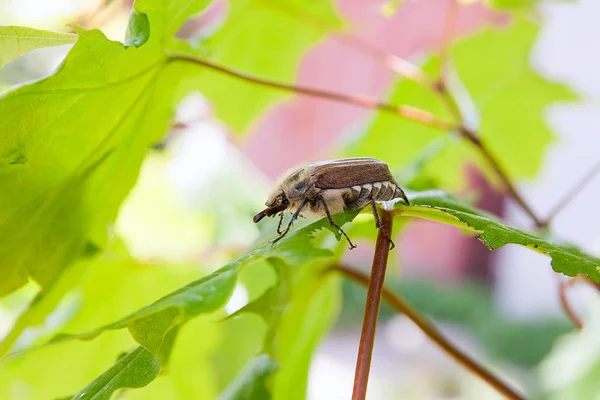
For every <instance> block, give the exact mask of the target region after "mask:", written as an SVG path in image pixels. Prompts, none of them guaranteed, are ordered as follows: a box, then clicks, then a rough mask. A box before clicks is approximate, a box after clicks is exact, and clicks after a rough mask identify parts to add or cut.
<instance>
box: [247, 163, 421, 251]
mask: <svg viewBox="0 0 600 400" xmlns="http://www.w3.org/2000/svg"><path fill="white" fill-rule="evenodd" d="M394 199H403V200H404V202H405V203H406V204H407V205H410V202H409V201H408V198H407V197H406V194H405V193H404V191H403V190H402V188H401V187H400V185H398V182H396V180H395V179H394V177H393V176H392V174H391V172H390V169H389V167H388V166H387V164H386V163H384V162H382V161H380V160H378V159H376V158H368V157H361V158H341V159H337V160H328V161H320V162H315V163H310V164H305V165H303V166H301V167H299V168H297V169H295V170H293V172H291V173H290V174H288V175H286V176H285V177H284V178H283V179H282V180H281V181H280V182H279V184H278V185H277V187H276V189H275V190H274V191H273V192H272V193H271V195H270V196H269V198H268V200H267V202H266V203H265V205H266V206H267V208H265V209H264V210H263V211H261V212H259V213H258V214H256V215H255V216H254V222H255V223H258V222H259V221H260V220H261V219H263V218H264V217H271V216H274V215H277V214H280V218H279V225H278V226H277V233H278V234H279V236H278V237H277V238H276V239H275V240H273V242H272V243H273V244H274V243H276V242H277V241H279V240H281V239H282V238H283V237H284V236H285V235H286V234H287V233H288V232H289V230H290V228H291V226H292V224H293V223H294V221H296V219H297V218H298V217H299V216H302V215H303V213H306V214H312V215H315V216H321V217H322V216H327V218H328V219H329V223H330V224H331V226H333V227H334V228H336V229H337V230H338V231H339V232H340V233H341V234H343V235H344V237H345V238H346V240H347V241H348V244H349V245H350V250H352V249H354V248H355V247H356V245H354V244H353V243H352V241H351V240H350V238H349V237H348V235H346V232H344V231H343V229H342V228H340V227H339V226H338V225H337V224H336V223H335V222H334V221H333V218H332V217H331V216H332V215H335V214H339V213H342V212H344V211H349V210H360V209H362V208H364V207H366V206H367V205H368V204H370V205H371V209H372V211H373V216H374V217H375V226H376V227H377V229H381V226H382V225H381V220H380V219H379V215H378V214H377V208H376V204H375V203H376V202H378V201H389V200H394ZM285 210H290V211H292V212H293V215H292V219H291V220H290V222H289V223H288V225H287V228H286V229H285V230H284V231H283V232H282V231H281V224H282V221H283V213H284V212H285ZM382 232H384V234H385V235H386V237H387V238H388V240H389V241H390V244H391V248H394V242H393V241H392V239H391V238H390V237H389V235H388V234H387V233H386V232H385V231H382Z"/></svg>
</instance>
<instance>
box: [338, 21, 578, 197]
mask: <svg viewBox="0 0 600 400" xmlns="http://www.w3.org/2000/svg"><path fill="white" fill-rule="evenodd" d="M537 32H538V26H537V25H535V24H534V23H531V22H528V21H525V20H521V19H517V20H515V21H512V22H511V23H510V25H509V26H508V27H507V28H503V29H487V30H485V31H483V32H481V33H478V34H477V35H474V36H472V37H470V38H467V39H464V40H461V41H459V42H457V43H456V44H454V45H453V46H452V49H451V50H452V51H451V52H452V57H453V62H454V66H455V69H456V74H458V75H459V76H460V81H459V80H458V79H459V78H458V77H457V76H452V75H451V78H452V79H451V80H450V90H452V91H453V92H456V96H457V97H458V98H459V105H460V106H461V108H462V111H463V114H464V115H465V118H466V119H467V121H468V122H469V124H470V125H471V126H473V127H476V128H479V130H480V132H481V138H482V140H483V141H485V143H486V145H487V146H488V147H489V148H491V149H492V152H493V154H494V155H495V156H496V157H497V158H498V160H499V161H500V164H501V165H502V166H503V167H504V169H505V170H506V171H507V173H508V174H509V176H511V177H513V178H530V177H533V176H535V174H536V173H537V171H538V169H539V167H540V165H541V162H542V158H543V155H544V152H545V149H546V148H547V146H548V145H549V144H550V143H551V141H552V139H553V135H552V133H551V132H550V130H549V128H548V127H547V125H546V123H545V122H544V112H545V109H546V107H547V106H549V105H550V104H552V103H554V102H557V101H564V100H572V99H574V96H573V95H572V94H571V93H570V92H569V91H568V90H567V89H566V88H565V87H564V86H562V85H559V84H555V83H550V82H548V81H547V80H545V79H543V78H541V77H540V76H539V75H537V74H536V73H535V72H534V71H533V70H532V69H531V67H530V66H529V51H530V49H531V46H532V44H533V41H534V40H535V37H536V35H537ZM423 69H424V70H425V71H426V72H429V73H430V74H435V73H437V71H439V60H438V58H436V57H432V58H431V59H430V60H429V61H428V62H427V63H426V64H425V65H424V66H423ZM463 87H464V88H465V89H466V90H468V94H465V93H464V89H463ZM389 101H390V102H391V103H394V104H409V105H412V106H417V107H420V108H423V109H425V110H428V111H431V112H433V113H434V114H436V115H438V116H440V117H445V118H447V119H451V115H450V114H449V112H448V111H447V109H446V107H445V105H444V103H443V102H442V101H441V100H440V98H439V96H438V95H437V94H435V93H433V92H432V91H429V90H428V89H426V88H423V87H421V86H420V85H418V84H417V83H415V82H412V81H408V80H399V81H398V82H397V83H396V85H395V86H394V88H393V89H392V92H391V94H390V98H389ZM471 101H472V102H473V106H471ZM445 135H448V133H447V132H440V131H438V130H436V129H434V128H431V127H427V126H423V125H419V124H417V123H415V122H411V121H407V120H402V119H400V118H397V117H395V116H393V115H389V114H386V113H379V114H378V115H376V117H375V119H374V120H373V121H372V123H371V125H370V126H369V128H368V129H367V131H366V132H365V133H364V136H363V137H362V138H361V139H360V140H359V141H357V142H356V143H355V144H354V145H353V146H352V147H351V148H350V150H349V152H348V153H347V154H349V155H363V154H369V155H372V156H374V157H378V158H381V159H382V160H386V162H388V164H390V167H392V168H402V167H404V168H406V167H407V166H409V165H411V164H412V163H413V162H414V160H416V159H418V157H419V156H420V155H421V154H422V153H423V152H424V151H425V149H426V148H427V146H429V145H430V144H431V143H432V141H434V140H436V139H438V140H441V139H443V136H445ZM469 163H470V164H476V165H478V166H480V167H481V168H483V169H484V172H487V175H488V177H489V178H490V179H492V180H495V179H496V176H495V174H494V173H493V172H491V170H490V169H489V166H488V165H487V163H486V162H485V161H484V160H482V159H481V158H480V155H479V154H478V153H477V150H476V149H475V148H474V147H473V146H472V145H471V144H469V143H467V142H466V141H464V140H445V141H444V142H443V147H442V148H441V149H440V150H438V151H437V152H436V153H435V154H433V155H432V157H431V159H429V160H428V163H427V165H426V166H425V168H424V170H423V175H424V176H425V177H430V178H433V179H435V180H436V181H437V182H439V184H441V186H442V187H458V186H461V185H463V184H464V177H463V170H464V169H463V167H464V166H465V165H466V164H469ZM421 179H423V178H421Z"/></svg>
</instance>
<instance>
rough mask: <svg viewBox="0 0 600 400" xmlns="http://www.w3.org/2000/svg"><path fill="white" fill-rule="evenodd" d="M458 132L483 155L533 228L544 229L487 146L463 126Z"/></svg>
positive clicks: (541, 222)
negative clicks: (530, 221) (531, 222)
mask: <svg viewBox="0 0 600 400" xmlns="http://www.w3.org/2000/svg"><path fill="white" fill-rule="evenodd" d="M460 132H461V134H462V135H463V137H465V138H466V139H467V140H468V141H469V142H471V143H472V144H473V145H474V146H475V147H477V149H478V150H479V152H480V153H481V155H483V157H484V158H485V159H486V160H487V162H488V163H489V164H490V166H491V167H492V169H493V170H494V171H495V172H496V175H498V178H500V180H501V181H502V184H503V185H504V188H505V189H506V191H507V192H508V194H509V195H510V197H511V198H512V199H513V200H514V201H515V202H516V203H517V204H518V205H519V206H520V207H521V208H522V209H523V211H525V212H526V213H527V215H529V217H530V218H531V220H532V221H533V223H534V224H535V226H536V227H537V228H544V227H545V226H546V225H544V222H543V221H542V220H541V219H540V218H539V217H538V216H537V214H536V213H535V212H534V211H533V209H532V208H531V207H530V206H529V204H527V202H526V201H525V199H523V196H521V194H520V193H519V192H518V191H517V188H516V187H515V185H513V183H512V182H511V180H510V178H509V177H508V174H507V173H506V171H504V168H502V166H501V165H500V162H499V161H498V160H497V159H496V157H494V155H493V154H492V152H491V151H490V149H489V148H488V147H487V145H486V144H485V143H483V142H482V141H481V140H480V139H479V137H478V136H477V134H476V133H475V132H473V131H471V130H469V129H467V128H465V127H464V126H463V128H461V129H460Z"/></svg>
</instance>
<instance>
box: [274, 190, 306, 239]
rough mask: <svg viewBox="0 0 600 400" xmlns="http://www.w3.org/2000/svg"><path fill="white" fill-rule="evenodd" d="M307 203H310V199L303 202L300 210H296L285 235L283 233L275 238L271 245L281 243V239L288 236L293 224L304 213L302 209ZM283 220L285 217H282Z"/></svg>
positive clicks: (284, 232)
mask: <svg viewBox="0 0 600 400" xmlns="http://www.w3.org/2000/svg"><path fill="white" fill-rule="evenodd" d="M306 203H308V199H306V200H304V201H303V202H302V204H300V207H298V209H297V210H296V212H295V213H294V215H292V219H291V220H290V223H289V224H288V226H287V228H285V231H283V233H281V234H280V235H279V237H277V238H275V240H273V241H271V245H274V244H275V243H277V242H278V241H280V240H281V239H283V237H284V236H285V235H287V233H288V232H289V230H290V228H291V227H292V224H293V223H294V221H295V220H296V219H298V215H300V212H301V211H302V209H303V208H304V206H305V205H306ZM282 214H283V213H282ZM282 219H283V215H282ZM277 230H278V231H279V228H277ZM277 233H279V232H277Z"/></svg>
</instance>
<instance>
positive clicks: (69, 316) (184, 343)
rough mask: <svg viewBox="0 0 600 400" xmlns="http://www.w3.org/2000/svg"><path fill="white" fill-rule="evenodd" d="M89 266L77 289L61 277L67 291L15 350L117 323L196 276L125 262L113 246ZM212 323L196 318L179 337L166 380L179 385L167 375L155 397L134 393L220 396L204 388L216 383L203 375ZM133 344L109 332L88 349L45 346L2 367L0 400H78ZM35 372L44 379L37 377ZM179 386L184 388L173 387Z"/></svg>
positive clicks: (214, 330)
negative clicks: (57, 335)
mask: <svg viewBox="0 0 600 400" xmlns="http://www.w3.org/2000/svg"><path fill="white" fill-rule="evenodd" d="M87 264H88V265H85V266H84V265H81V267H82V269H83V271H84V273H81V272H79V274H80V275H82V277H80V278H79V279H77V280H76V281H75V284H73V283H72V282H73V279H71V278H69V275H71V269H70V270H69V271H68V272H67V273H66V274H64V275H63V276H62V277H61V281H63V280H66V281H65V282H61V283H60V284H61V285H63V284H67V283H70V284H71V287H72V289H71V290H70V291H69V293H68V295H67V296H65V297H64V299H63V300H62V302H61V303H60V304H59V305H58V307H56V310H55V311H54V312H53V313H52V314H51V315H50V316H49V317H48V318H47V319H46V323H45V324H44V326H43V327H42V328H38V329H30V330H28V331H27V335H24V336H23V337H22V338H21V339H20V340H19V342H18V346H19V348H23V347H25V346H28V345H32V344H36V343H43V342H45V341H46V340H48V339H47V338H48V337H51V336H52V335H54V334H55V333H56V332H57V331H58V332H60V331H62V332H65V331H66V332H82V331H86V330H89V329H92V328H95V327H97V326H102V325H105V324H107V323H110V322H112V321H115V320H117V319H119V318H121V317H122V316H123V315H127V314H129V313H131V312H133V311H135V310H137V309H138V308H140V307H142V306H145V305H146V304H149V303H151V302H153V301H154V300H156V299H157V298H159V297H161V296H164V295H165V294H168V293H169V292H171V291H173V290H175V289H177V288H179V287H181V286H182V285H184V284H185V283H187V282H189V281H190V280H192V279H193V278H194V277H197V276H198V274H199V273H201V272H200V271H201V270H199V268H198V266H197V265H165V264H162V263H160V264H147V263H140V262H138V261H136V260H134V259H132V258H131V257H130V256H129V255H128V254H127V252H126V249H124V248H123V247H122V246H121V243H111V246H110V247H109V249H108V250H107V251H105V252H104V253H103V254H101V255H100V256H98V257H96V258H94V260H92V261H90V262H88V263H87ZM73 267H76V266H73ZM77 267H79V265H77ZM73 272H76V271H73ZM67 278H69V279H67ZM54 288H55V287H53V289H54ZM56 289H58V288H56ZM50 296H52V295H51V294H50ZM44 301H47V300H44ZM42 306H43V307H45V306H44V305H42ZM211 319H212V318H210V317H208V316H206V317H203V316H200V317H197V318H195V319H194V320H193V321H190V322H189V323H187V324H186V325H185V326H184V327H183V329H180V330H179V334H178V336H177V341H176V342H175V343H176V345H175V347H174V348H173V351H172V353H170V354H169V355H170V360H169V361H170V365H169V366H168V368H169V374H173V375H174V376H173V377H177V380H174V379H173V377H171V375H167V376H163V377H161V379H159V380H157V381H155V382H154V383H153V384H152V386H151V387H152V388H153V392H154V393H156V395H150V394H149V393H148V392H146V391H145V390H141V391H139V392H144V394H145V396H144V397H143V398H144V399H145V400H146V399H164V398H195V399H200V398H207V399H209V398H214V397H215V395H216V393H218V391H217V389H218V388H212V387H211V385H210V382H211V381H212V380H214V378H213V376H212V375H210V374H207V373H206V372H205V371H207V370H208V369H209V368H210V365H211V364H212V360H211V357H209V354H210V352H211V351H213V349H214V348H215V340H214V338H215V336H217V335H220V332H221V327H220V325H219V324H215V323H214V321H212V320H211ZM174 331H175V329H173V330H171V331H170V332H169V334H168V335H167V337H166V338H165V342H164V343H163V346H162V347H161V354H159V359H160V357H162V356H163V354H162V351H163V350H167V349H168V347H169V346H168V345H167V344H168V342H167V340H168V339H169V336H170V334H171V333H172V332H174ZM199 335H201V336H202V340H201V341H199V340H198V337H199ZM133 344H134V342H133V340H132V338H131V336H130V335H129V333H128V332H127V331H125V330H122V331H113V332H110V333H107V334H104V335H102V336H101V337H99V338H97V339H96V340H94V341H92V342H79V341H74V342H70V343H64V344H61V345H57V346H47V347H45V348H43V349H39V350H38V351H35V352H30V353H28V354H24V355H23V356H22V357H18V358H14V359H8V360H2V361H0V398H2V399H5V398H6V399H8V398H13V397H14V396H15V395H14V393H15V392H14V391H15V387H19V390H23V391H24V392H26V393H27V396H26V398H27V399H30V400H34V399H48V398H57V397H64V396H65V395H67V394H73V393H77V392H79V391H80V390H81V389H82V388H83V387H85V386H86V385H88V384H89V383H90V382H91V381H92V380H93V379H94V378H96V377H97V376H99V375H100V374H101V373H102V372H104V371H105V370H106V369H107V366H109V365H113V364H114V363H115V361H117V355H118V354H121V353H123V352H128V351H129V350H131V349H132V345H133ZM164 361H165V360H164V357H163V359H162V360H161V370H164V368H165V364H164ZM39 371H44V373H43V374H40V373H39ZM163 372H164V371H163ZM187 373H189V374H191V375H192V376H188V375H186V374H187ZM65 377H68V379H65ZM177 382H179V383H180V384H183V385H184V386H183V387H180V386H178V385H177V384H176V383H177ZM137 392H138V391H135V392H131V394H133V393H136V394H137ZM199 393H207V394H210V393H212V396H211V395H208V396H207V397H200V396H198V394H199ZM160 395H162V396H160ZM129 396H130V395H129V394H128V397H129ZM21 397H23V396H21ZM69 398H70V397H69Z"/></svg>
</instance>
